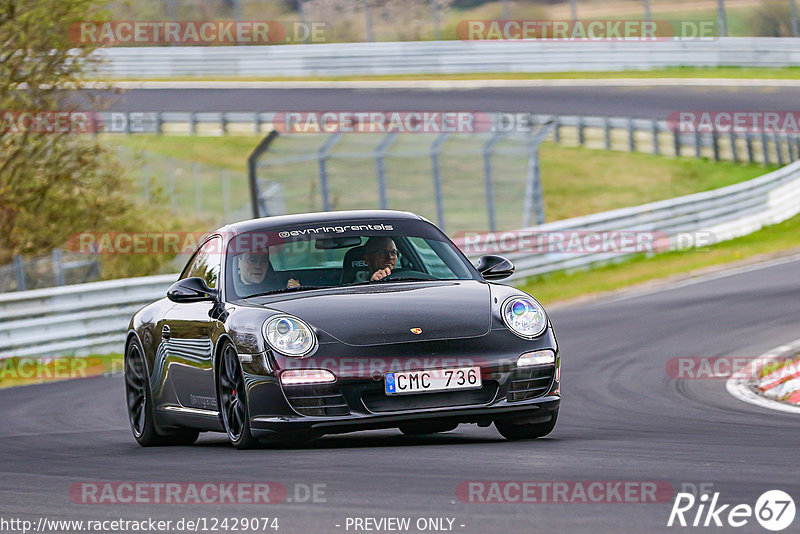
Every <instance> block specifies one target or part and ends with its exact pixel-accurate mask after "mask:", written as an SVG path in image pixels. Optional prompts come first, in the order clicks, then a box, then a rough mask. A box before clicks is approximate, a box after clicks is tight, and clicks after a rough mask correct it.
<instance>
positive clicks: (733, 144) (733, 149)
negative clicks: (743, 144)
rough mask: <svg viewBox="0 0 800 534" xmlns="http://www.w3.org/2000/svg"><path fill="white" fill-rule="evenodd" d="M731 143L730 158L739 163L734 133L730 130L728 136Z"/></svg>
mask: <svg viewBox="0 0 800 534" xmlns="http://www.w3.org/2000/svg"><path fill="white" fill-rule="evenodd" d="M728 138H729V139H730V142H731V158H732V159H733V161H735V162H737V163H738V162H739V147H737V146H736V132H734V131H733V130H731V133H730V135H729V136H728Z"/></svg>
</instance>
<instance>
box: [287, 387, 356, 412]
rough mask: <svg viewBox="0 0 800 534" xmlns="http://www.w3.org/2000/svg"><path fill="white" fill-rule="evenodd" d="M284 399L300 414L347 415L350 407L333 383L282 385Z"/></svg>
mask: <svg viewBox="0 0 800 534" xmlns="http://www.w3.org/2000/svg"><path fill="white" fill-rule="evenodd" d="M283 390H284V392H286V400H288V401H289V404H291V406H292V408H294V411H296V412H297V413H299V414H300V415H321V416H326V415H348V414H349V413H350V408H349V407H348V406H347V401H345V400H344V397H343V396H342V393H341V392H340V391H339V388H338V387H337V386H335V385H334V384H307V385H299V386H283Z"/></svg>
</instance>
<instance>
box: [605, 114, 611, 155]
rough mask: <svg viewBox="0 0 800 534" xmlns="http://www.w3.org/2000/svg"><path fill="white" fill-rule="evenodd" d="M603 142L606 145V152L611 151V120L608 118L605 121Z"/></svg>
mask: <svg viewBox="0 0 800 534" xmlns="http://www.w3.org/2000/svg"><path fill="white" fill-rule="evenodd" d="M603 141H604V142H605V145H606V150H611V119H609V118H608V117H606V118H605V120H604V121H603Z"/></svg>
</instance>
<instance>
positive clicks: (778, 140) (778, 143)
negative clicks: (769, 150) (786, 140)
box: [772, 132, 784, 167]
mask: <svg viewBox="0 0 800 534" xmlns="http://www.w3.org/2000/svg"><path fill="white" fill-rule="evenodd" d="M772 142H773V144H774V145H775V152H776V153H777V155H778V165H780V166H781V167H783V164H784V163H783V161H784V160H783V136H781V135H779V134H778V133H777V132H776V133H774V134H772Z"/></svg>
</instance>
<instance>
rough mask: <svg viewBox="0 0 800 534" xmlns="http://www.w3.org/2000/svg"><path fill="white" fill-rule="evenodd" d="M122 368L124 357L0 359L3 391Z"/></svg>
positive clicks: (117, 372)
mask: <svg viewBox="0 0 800 534" xmlns="http://www.w3.org/2000/svg"><path fill="white" fill-rule="evenodd" d="M122 365H123V359H122V354H93V355H89V356H83V357H81V356H60V357H16V358H7V359H5V360H0V389H3V388H10V387H15V386H30V385H32V384H41V383H44V382H57V381H60V380H71V379H75V378H90V377H93V376H102V375H111V374H119V373H121V372H122V370H123V367H122Z"/></svg>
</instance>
